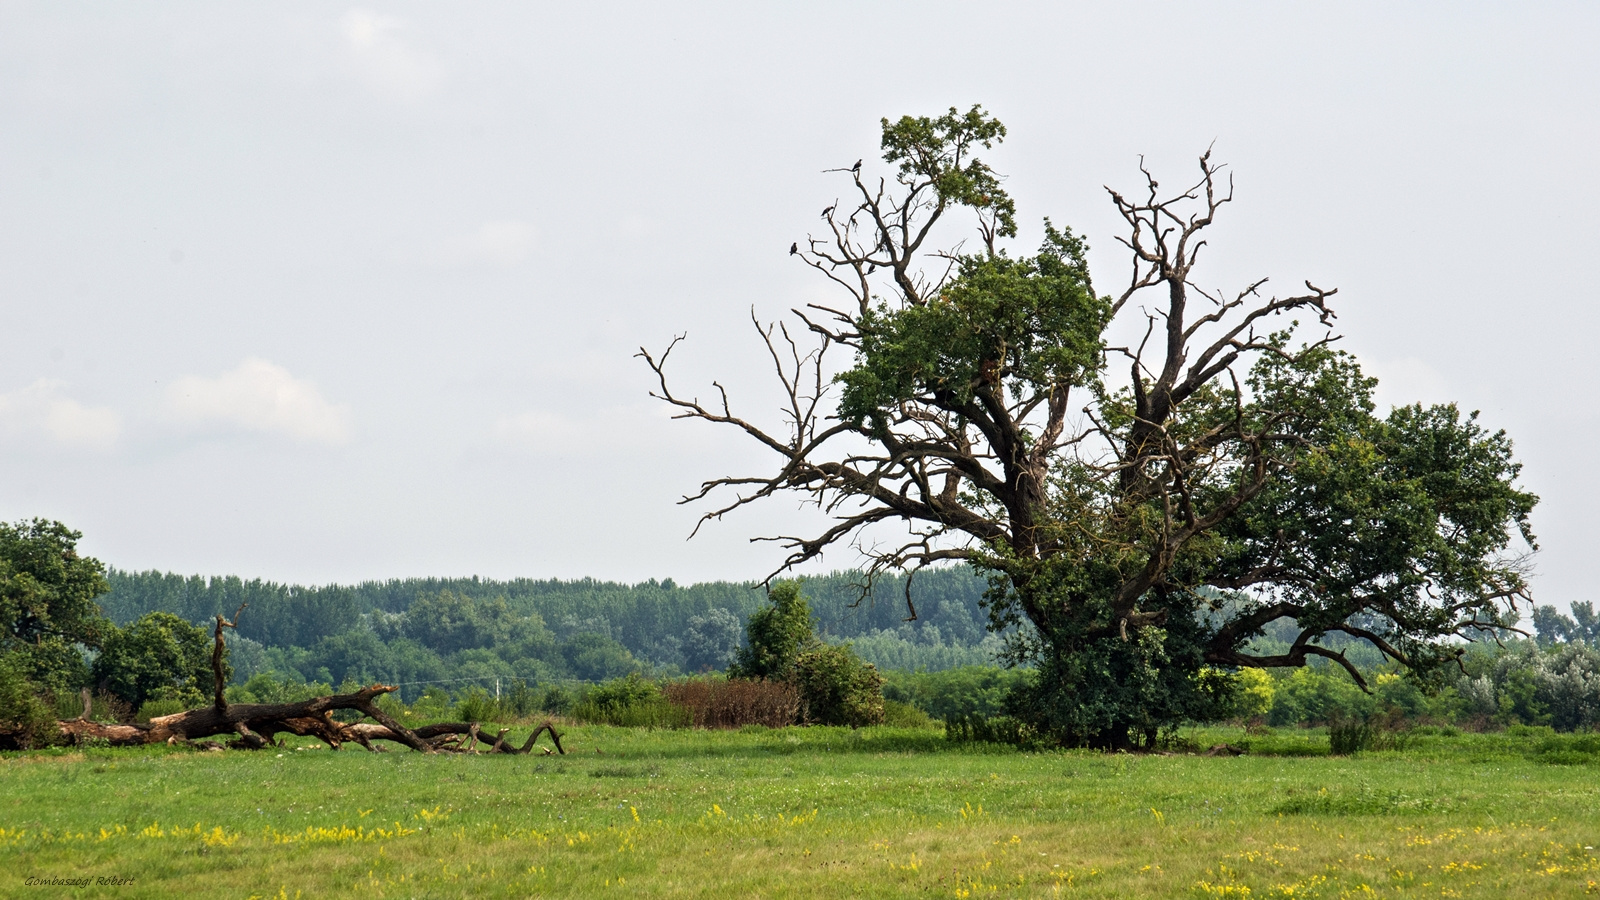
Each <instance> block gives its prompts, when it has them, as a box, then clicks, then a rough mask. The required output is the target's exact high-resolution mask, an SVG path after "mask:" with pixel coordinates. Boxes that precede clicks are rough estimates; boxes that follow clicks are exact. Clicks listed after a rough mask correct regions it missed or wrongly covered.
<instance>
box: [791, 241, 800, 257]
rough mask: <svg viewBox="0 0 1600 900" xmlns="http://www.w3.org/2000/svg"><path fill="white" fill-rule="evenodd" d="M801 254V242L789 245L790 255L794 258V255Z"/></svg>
mask: <svg viewBox="0 0 1600 900" xmlns="http://www.w3.org/2000/svg"><path fill="white" fill-rule="evenodd" d="M799 252H800V242H799V241H795V242H794V243H792V244H790V245H789V255H790V256H793V255H795V254H796V253H799Z"/></svg>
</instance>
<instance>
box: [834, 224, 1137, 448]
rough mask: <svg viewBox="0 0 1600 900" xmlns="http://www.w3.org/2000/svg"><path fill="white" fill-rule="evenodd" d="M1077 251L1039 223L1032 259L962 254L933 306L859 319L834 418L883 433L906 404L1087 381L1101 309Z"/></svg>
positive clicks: (1096, 352) (1104, 316) (1065, 233)
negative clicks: (1004, 387) (990, 388)
mask: <svg viewBox="0 0 1600 900" xmlns="http://www.w3.org/2000/svg"><path fill="white" fill-rule="evenodd" d="M1085 249H1086V248H1085V247H1084V245H1083V242H1082V241H1081V240H1079V239H1078V238H1077V237H1076V236H1074V235H1073V234H1072V232H1071V231H1070V230H1058V229H1056V228H1054V227H1051V226H1050V225H1049V224H1048V223H1046V227H1045V243H1044V246H1042V247H1041V248H1040V250H1039V255H1038V256H1036V257H1032V258H1025V259H1019V260H1014V259H1011V258H1009V257H1005V256H972V257H963V258H962V259H961V262H960V270H959V276H958V278H957V279H956V280H955V281H954V282H953V283H952V285H951V286H950V287H949V289H948V290H946V291H945V292H944V293H943V294H941V295H940V296H939V297H937V298H935V299H934V300H933V301H931V302H929V303H927V304H919V305H910V306H905V307H902V308H899V309H892V308H890V307H889V306H887V305H884V306H880V307H878V308H877V309H876V310H873V311H870V312H868V313H867V314H866V315H864V316H862V317H861V321H860V326H859V327H860V328H861V330H862V338H861V347H860V350H859V352H858V354H857V358H856V364H855V365H854V366H853V367H851V368H850V369H849V370H847V371H845V372H844V373H842V374H841V375H839V377H838V380H839V382H840V383H842V384H843V385H844V394H843V397H842V399H841V401H840V406H839V414H840V416H841V417H842V418H844V419H845V420H846V421H849V422H852V423H854V424H856V425H857V426H863V425H867V426H868V427H869V430H871V431H873V432H874V433H878V434H883V433H884V425H885V423H886V422H887V421H889V418H890V417H892V416H894V415H895V413H896V410H897V409H898V408H899V405H900V404H901V403H903V402H904V401H907V400H911V399H914V398H920V397H926V396H936V397H939V398H941V399H942V401H943V402H945V403H949V404H953V405H964V404H967V403H970V402H971V401H972V398H973V395H974V392H975V391H977V390H979V389H980V388H982V387H983V386H984V385H985V384H989V383H993V382H994V381H996V380H998V379H999V378H1001V377H1007V378H1010V379H1013V380H1015V381H1016V382H1018V383H1020V384H1021V385H1026V386H1028V387H1032V388H1046V389H1048V388H1050V387H1051V386H1053V385H1060V386H1063V387H1065V386H1067V385H1078V384H1083V383H1085V382H1087V381H1091V380H1093V379H1094V378H1095V377H1096V370H1097V369H1098V366H1099V361H1100V354H1101V341H1100V333H1101V331H1102V330H1104V328H1105V326H1106V323H1107V321H1108V320H1109V318H1110V304H1109V302H1108V301H1106V300H1103V299H1101V298H1098V297H1096V296H1095V295H1094V291H1093V290H1092V289H1091V287H1090V284H1089V273H1088V265H1087V263H1085V261H1084V257H1083V255H1084V251H1085Z"/></svg>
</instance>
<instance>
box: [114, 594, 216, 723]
mask: <svg viewBox="0 0 1600 900" xmlns="http://www.w3.org/2000/svg"><path fill="white" fill-rule="evenodd" d="M211 651H212V640H211V635H209V634H207V633H206V630H205V629H204V628H200V627H199V626H196V625H191V624H189V623H188V622H185V621H184V620H183V619H181V618H179V617H177V616H175V615H173V614H172V613H165V612H152V613H145V614H144V615H142V616H140V617H139V618H138V619H136V620H134V621H133V622H132V623H130V624H129V625H128V627H127V628H122V629H113V630H112V631H111V633H110V636H109V637H107V638H106V639H105V647H104V649H102V650H101V651H100V655H99V656H97V657H96V658H95V661H94V669H93V674H94V678H95V680H96V681H97V682H99V683H100V684H101V685H102V686H103V687H104V688H105V689H106V690H108V691H110V692H111V693H113V694H115V695H117V696H118V697H121V698H122V699H123V700H126V701H127V702H128V703H129V705H131V706H132V707H133V708H134V709H138V708H139V707H140V706H142V705H143V704H144V703H145V701H147V700H167V701H175V702H176V703H177V704H179V707H178V708H182V707H183V706H189V705H197V704H199V703H201V702H203V701H204V699H205V696H206V694H207V693H209V692H210V690H211V688H212V686H213V685H212V682H213V680H214V678H213V673H212V671H211ZM227 673H228V669H227V667H226V664H225V663H224V675H226V674H227Z"/></svg>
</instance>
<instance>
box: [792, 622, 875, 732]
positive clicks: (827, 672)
mask: <svg viewBox="0 0 1600 900" xmlns="http://www.w3.org/2000/svg"><path fill="white" fill-rule="evenodd" d="M794 682H795V684H796V685H798V686H799V688H800V696H801V698H802V700H804V702H805V716H806V720H807V721H809V722H814V723H816V724H818V725H847V726H849V727H851V728H860V727H861V726H863V725H881V724H882V723H883V676H882V675H879V674H878V669H877V667H875V666H873V665H872V664H871V663H869V662H864V661H862V659H861V658H860V657H858V656H856V654H855V652H854V651H853V650H851V649H850V647H849V645H839V644H821V643H819V644H817V645H815V646H813V647H812V648H811V649H809V650H807V651H805V652H804V653H801V654H800V656H799V658H798V659H796V660H795V666H794Z"/></svg>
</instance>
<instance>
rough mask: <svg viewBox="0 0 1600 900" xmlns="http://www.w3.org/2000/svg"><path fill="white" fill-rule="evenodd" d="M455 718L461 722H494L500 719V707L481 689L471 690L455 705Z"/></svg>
mask: <svg viewBox="0 0 1600 900" xmlns="http://www.w3.org/2000/svg"><path fill="white" fill-rule="evenodd" d="M456 718H457V719H460V720H461V721H463V722H494V721H498V720H499V719H500V705H499V704H498V703H496V702H495V701H494V700H493V699H492V698H491V697H490V696H489V692H488V691H485V690H484V689H483V688H473V689H472V690H470V691H468V692H467V693H466V696H464V697H462V698H461V699H460V701H458V702H457V703H456Z"/></svg>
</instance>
